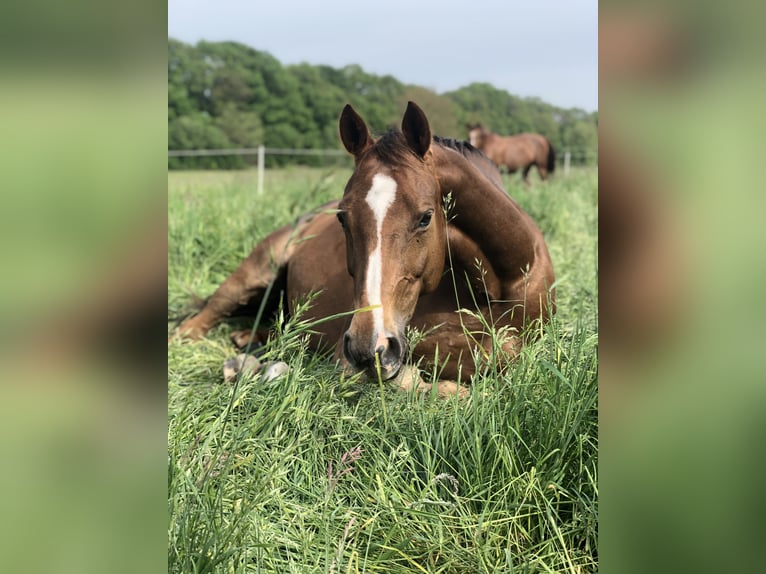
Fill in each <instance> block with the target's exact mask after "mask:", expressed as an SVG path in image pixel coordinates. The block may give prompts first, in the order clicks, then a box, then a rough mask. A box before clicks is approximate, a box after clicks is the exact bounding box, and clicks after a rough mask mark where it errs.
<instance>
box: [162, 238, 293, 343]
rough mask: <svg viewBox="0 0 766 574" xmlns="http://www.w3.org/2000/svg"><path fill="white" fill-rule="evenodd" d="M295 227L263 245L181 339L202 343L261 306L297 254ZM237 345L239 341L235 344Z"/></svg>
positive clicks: (184, 327) (181, 333)
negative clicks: (242, 311)
mask: <svg viewBox="0 0 766 574" xmlns="http://www.w3.org/2000/svg"><path fill="white" fill-rule="evenodd" d="M294 234H295V228H294V227H293V226H291V225H290V226H285V227H282V228H281V229H278V230H277V231H275V232H274V233H272V234H271V235H269V236H268V237H266V239H264V240H263V241H262V242H261V243H259V244H258V245H256V246H255V249H253V251H252V252H251V253H250V255H248V257H247V258H246V259H245V260H244V261H243V262H242V263H241V264H240V266H239V267H237V269H236V271H234V273H232V274H231V275H229V277H227V278H226V280H225V281H224V282H223V283H222V284H221V286H220V287H219V288H218V289H216V291H215V293H213V295H212V296H211V297H210V299H208V300H207V302H206V303H205V306H204V307H203V308H202V310H201V311H200V312H199V313H198V314H197V315H195V316H194V317H192V318H191V319H188V320H187V321H184V323H183V324H182V325H181V326H180V327H179V328H178V332H177V334H178V335H179V336H181V337H188V338H190V339H198V338H200V337H203V336H204V335H205V334H206V333H207V332H208V331H209V330H210V329H212V328H213V327H214V326H215V325H217V324H218V323H219V322H220V321H221V320H222V319H224V318H225V317H228V316H230V315H231V314H232V313H234V312H235V311H236V310H237V309H239V308H241V307H244V306H247V305H253V304H255V305H260V303H261V301H262V299H263V297H265V296H266V294H267V291H268V287H269V284H271V283H272V282H273V281H274V280H276V279H277V277H278V276H279V275H280V271H281V270H282V269H283V268H284V266H285V265H286V264H287V261H288V259H289V257H290V255H291V253H292V251H293V245H294V242H293V241H292V239H293V236H294ZM235 343H237V341H235Z"/></svg>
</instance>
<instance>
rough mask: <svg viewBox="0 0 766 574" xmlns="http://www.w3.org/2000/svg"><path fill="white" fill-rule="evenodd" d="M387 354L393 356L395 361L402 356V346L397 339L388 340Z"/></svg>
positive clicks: (390, 338)
mask: <svg viewBox="0 0 766 574" xmlns="http://www.w3.org/2000/svg"><path fill="white" fill-rule="evenodd" d="M388 353H389V354H390V355H393V356H394V357H395V358H396V360H399V359H400V358H401V356H402V346H401V344H400V343H399V339H397V338H396V337H389V338H388Z"/></svg>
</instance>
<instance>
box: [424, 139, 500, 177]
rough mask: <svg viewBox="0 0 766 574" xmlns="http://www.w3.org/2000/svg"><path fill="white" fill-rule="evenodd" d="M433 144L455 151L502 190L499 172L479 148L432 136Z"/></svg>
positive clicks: (459, 141) (463, 142)
mask: <svg viewBox="0 0 766 574" xmlns="http://www.w3.org/2000/svg"><path fill="white" fill-rule="evenodd" d="M433 140H434V142H435V143H437V144H439V145H441V146H442V147H446V148H449V149H452V150H455V151H456V152H458V153H459V154H461V155H462V156H463V157H465V158H466V159H468V160H469V161H470V162H471V163H473V164H474V165H475V166H476V167H477V168H478V169H479V171H481V172H482V173H483V174H484V175H485V176H487V177H488V178H489V179H490V180H491V181H492V182H493V183H495V184H496V185H498V186H499V187H500V188H501V189H503V180H502V178H501V177H500V171H499V170H498V168H497V166H496V165H495V162H493V161H492V160H491V159H489V158H488V157H487V156H486V155H485V153H484V152H483V151H481V150H480V149H479V148H476V147H474V146H472V145H471V144H470V143H468V142H467V141H464V140H456V139H453V138H443V137H440V136H433Z"/></svg>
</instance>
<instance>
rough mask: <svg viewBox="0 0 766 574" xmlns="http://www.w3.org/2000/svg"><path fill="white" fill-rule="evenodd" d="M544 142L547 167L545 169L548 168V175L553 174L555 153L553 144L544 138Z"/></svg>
mask: <svg viewBox="0 0 766 574" xmlns="http://www.w3.org/2000/svg"><path fill="white" fill-rule="evenodd" d="M545 141H547V142H548V165H547V166H546V167H547V168H548V173H553V171H554V170H555V169H556V151H555V150H554V149H553V144H552V143H551V141H550V140H549V139H548V138H545Z"/></svg>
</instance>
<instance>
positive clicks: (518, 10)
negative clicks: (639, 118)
mask: <svg viewBox="0 0 766 574" xmlns="http://www.w3.org/2000/svg"><path fill="white" fill-rule="evenodd" d="M168 35H169V36H170V37H172V38H175V39H177V40H181V41H183V42H186V43H190V44H194V43H196V42H197V41H199V40H208V41H224V40H233V41H236V42H240V43H243V44H247V45H248V46H251V47H253V48H255V49H257V50H262V51H266V52H269V53H270V54H271V55H272V56H274V57H275V58H277V59H278V60H279V61H280V62H281V63H282V64H297V63H301V62H307V63H310V64H326V65H330V66H333V67H336V68H340V67H343V66H346V65H348V64H359V65H360V66H361V67H362V68H363V69H364V70H365V71H366V72H368V73H372V74H378V75H384V74H390V75H392V76H394V77H395V78H397V79H398V80H400V81H402V82H404V83H407V84H417V85H420V86H424V87H426V88H431V89H433V90H435V91H436V92H438V93H443V92H446V91H450V90H454V89H457V88H459V87H461V86H465V85H468V84H470V83H472V82H487V83H490V84H492V85H494V86H495V87H497V88H501V89H505V90H507V91H508V92H510V93H512V94H515V95H518V96H522V97H529V96H536V97H539V98H540V99H542V100H544V101H546V102H548V103H551V104H554V105H556V106H560V107H564V108H571V107H579V108H583V109H585V110H587V111H594V110H596V109H598V54H597V49H598V1H597V0H523V1H519V0H422V1H417V0H377V1H375V0H353V1H352V0H314V1H308V0H268V1H262V0H168Z"/></svg>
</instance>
